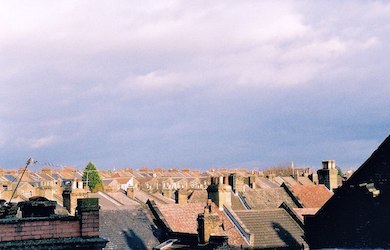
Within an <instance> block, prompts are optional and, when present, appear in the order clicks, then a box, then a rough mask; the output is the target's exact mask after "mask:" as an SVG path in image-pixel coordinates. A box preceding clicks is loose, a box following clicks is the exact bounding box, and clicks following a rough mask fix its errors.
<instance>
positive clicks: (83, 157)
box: [0, 0, 390, 169]
mask: <svg viewBox="0 0 390 250" xmlns="http://www.w3.org/2000/svg"><path fill="white" fill-rule="evenodd" d="M389 34H390V4H389V3H388V2H387V1H343V2H340V1H322V2H319V1H316V2H313V1H246V0H244V1H226V0H225V1H218V0H217V1H191V2H188V1H171V0H164V1H115V2H112V1H99V0H98V1H93V2H91V1H79V0H77V1H34V2H31V1H2V2H1V3H0V167H3V168H17V167H20V166H22V165H24V163H25V161H26V159H27V158H28V157H30V156H32V157H34V158H36V159H37V160H39V161H41V162H53V163H58V164H63V165H74V166H76V167H80V168H82V167H84V166H85V165H86V164H87V163H88V161H94V162H95V164H96V165H97V167H98V168H102V169H113V168H122V167H134V168H139V167H142V166H149V167H166V168H170V167H178V168H181V167H191V168H197V169H208V168H210V167H222V166H226V167H248V168H265V167H269V166H273V165H280V164H286V163H288V162H291V161H293V162H294V163H295V165H298V166H313V168H318V167H319V166H320V165H321V161H322V160H326V159H335V160H336V164H337V165H339V166H341V167H343V168H344V169H348V168H350V167H357V166H359V165H360V164H361V163H363V161H364V160H365V159H367V157H368V156H369V155H370V154H371V153H372V151H373V150H374V149H376V148H377V146H378V145H379V144H380V142H381V141H383V140H384V139H385V138H386V137H387V136H388V134H389V127H390V112H389V110H388V108H389V107H390V98H389V94H390V84H389V79H390V71H389V68H390V60H389V58H390V48H389V41H390V35H389Z"/></svg>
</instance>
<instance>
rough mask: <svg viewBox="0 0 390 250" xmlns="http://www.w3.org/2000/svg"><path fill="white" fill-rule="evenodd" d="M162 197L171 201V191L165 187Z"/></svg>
mask: <svg viewBox="0 0 390 250" xmlns="http://www.w3.org/2000/svg"><path fill="white" fill-rule="evenodd" d="M162 195H163V196H165V197H168V198H170V199H172V189H171V188H169V187H165V188H164V189H163V190H162Z"/></svg>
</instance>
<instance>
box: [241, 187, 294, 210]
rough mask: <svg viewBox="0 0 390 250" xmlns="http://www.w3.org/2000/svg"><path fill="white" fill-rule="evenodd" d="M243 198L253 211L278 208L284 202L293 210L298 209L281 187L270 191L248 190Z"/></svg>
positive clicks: (269, 189)
mask: <svg viewBox="0 0 390 250" xmlns="http://www.w3.org/2000/svg"><path fill="white" fill-rule="evenodd" d="M243 196H244V198H245V200H246V201H247V202H248V203H249V205H250V207H251V208H252V209H272V208H278V207H279V206H280V204H282V203H283V202H285V203H286V204H287V205H288V206H289V207H291V208H294V207H297V205H296V204H295V202H294V201H293V200H292V199H291V197H290V196H289V195H288V194H287V192H286V191H285V190H284V188H281V187H279V188H268V189H260V188H257V189H250V188H248V189H246V191H245V193H243Z"/></svg>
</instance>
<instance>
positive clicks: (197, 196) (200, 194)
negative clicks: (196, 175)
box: [188, 189, 208, 204]
mask: <svg viewBox="0 0 390 250" xmlns="http://www.w3.org/2000/svg"><path fill="white" fill-rule="evenodd" d="M207 198H208V196H207V191H206V190H205V189H195V190H194V191H193V192H192V194H191V195H190V198H189V199H188V203H202V204H206V202H207Z"/></svg>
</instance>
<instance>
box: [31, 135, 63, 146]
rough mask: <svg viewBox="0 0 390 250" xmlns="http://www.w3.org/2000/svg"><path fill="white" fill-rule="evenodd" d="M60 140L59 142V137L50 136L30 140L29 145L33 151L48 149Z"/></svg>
mask: <svg viewBox="0 0 390 250" xmlns="http://www.w3.org/2000/svg"><path fill="white" fill-rule="evenodd" d="M58 140H59V137H58V136H54V135H50V136H45V137H41V138H37V139H30V140H28V144H29V147H30V148H31V149H39V148H44V147H48V146H50V145H52V144H53V143H55V142H57V141H58Z"/></svg>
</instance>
